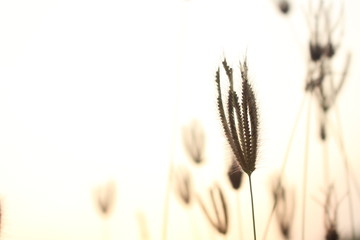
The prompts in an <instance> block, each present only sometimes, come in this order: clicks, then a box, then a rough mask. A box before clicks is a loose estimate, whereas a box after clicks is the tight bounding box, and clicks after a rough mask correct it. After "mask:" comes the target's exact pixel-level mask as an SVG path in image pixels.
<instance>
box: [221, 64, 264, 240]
mask: <svg viewBox="0 0 360 240" xmlns="http://www.w3.org/2000/svg"><path fill="white" fill-rule="evenodd" d="M222 65H223V67H224V70H225V73H226V75H227V77H228V79H229V90H228V98H227V110H226V111H227V114H226V113H225V112H226V111H225V109H224V105H223V99H222V96H221V86H220V85H221V84H220V69H218V70H217V72H216V84H217V92H218V98H217V105H218V110H219V115H220V120H221V124H222V127H223V129H224V133H225V137H226V139H227V141H228V143H229V145H230V148H231V150H232V152H233V154H234V156H235V159H236V161H237V163H238V164H239V165H240V167H241V169H242V170H243V171H244V172H245V173H246V174H247V175H248V177H249V184H250V195H251V207H252V216H253V230H254V239H255V240H256V228H255V213H254V201H253V192H252V183H251V174H252V173H253V171H254V170H255V163H256V158H257V150H258V126H259V122H258V114H257V106H256V100H255V94H254V91H253V90H252V88H251V86H250V84H249V80H248V67H247V63H246V58H245V60H244V62H243V63H240V71H241V79H242V84H241V85H242V93H241V104H240V102H239V96H238V94H237V93H236V91H235V90H234V83H233V69H232V68H230V67H229V65H228V64H227V62H226V59H224V61H223V62H222Z"/></svg>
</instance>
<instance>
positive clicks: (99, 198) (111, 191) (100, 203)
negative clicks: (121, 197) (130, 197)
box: [95, 182, 116, 217]
mask: <svg viewBox="0 0 360 240" xmlns="http://www.w3.org/2000/svg"><path fill="white" fill-rule="evenodd" d="M115 189H116V185H115V183H114V182H107V183H106V184H104V185H102V186H99V187H98V188H96V189H95V201H96V206H97V208H98V210H99V211H100V213H101V215H102V216H103V217H108V216H109V215H110V212H111V211H112V209H113V208H114V203H115Z"/></svg>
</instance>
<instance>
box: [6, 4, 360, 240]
mask: <svg viewBox="0 0 360 240" xmlns="http://www.w3.org/2000/svg"><path fill="white" fill-rule="evenodd" d="M291 4H292V5H291V6H292V8H291V11H290V13H289V14H288V15H283V14H281V13H280V11H279V10H278V8H277V6H276V2H274V1H272V0H257V1H247V0H213V1H212V0H211V1H208V0H207V1H204V0H173V1H165V0H153V1H148V0H146V1H145V0H136V1H110V0H103V1H98V0H91V1H83V0H71V1H69V0H62V1H57V0H51V1H44V0H43V1H42V0H33V1H24V0H11V1H10V0H4V1H1V2H0V199H1V209H2V211H1V212H2V214H1V218H2V219H1V238H2V239H8V240H23V239H27V240H63V239H67V240H71V239H88V240H92V239H103V234H104V228H105V229H107V230H105V231H108V234H109V235H110V238H109V239H141V233H140V230H139V216H143V218H144V219H145V221H146V226H147V229H148V232H149V235H150V239H161V231H162V221H163V218H162V216H163V211H164V207H163V206H164V199H165V192H166V188H167V184H168V180H169V177H168V173H169V168H170V167H169V166H170V164H183V165H186V166H187V167H189V168H190V169H191V172H192V173H193V180H194V185H195V188H196V191H197V192H198V194H201V195H202V194H204V195H205V194H207V189H208V187H209V186H211V185H212V184H213V183H214V182H219V183H220V184H221V185H222V186H224V189H225V191H226V192H227V197H228V199H229V203H231V202H234V201H236V200H235V198H233V197H234V194H235V193H233V192H231V189H230V186H228V183H227V181H228V180H227V179H226V178H225V176H226V175H225V174H226V171H227V164H228V163H229V160H230V159H231V157H230V152H229V150H228V149H227V148H226V144H225V139H224V137H223V133H222V129H221V125H220V121H219V118H218V115H217V109H216V91H215V90H216V89H215V71H216V70H217V68H218V67H219V66H220V64H221V61H222V60H223V58H224V57H226V58H227V59H228V63H229V64H230V65H231V66H233V67H234V71H235V72H237V69H239V61H240V60H243V59H244V57H245V56H247V59H248V65H249V72H250V79H251V82H252V84H253V86H254V90H255V93H256V95H257V101H258V103H259V115H260V121H261V123H260V152H259V160H258V163H257V170H256V171H255V172H254V174H253V181H254V195H255V206H256V209H255V211H256V217H257V230H258V235H259V238H260V237H261V236H262V232H263V231H264V228H265V224H266V220H267V217H268V215H269V213H270V209H271V204H272V202H271V192H270V190H269V189H270V187H271V176H273V174H274V172H276V170H278V169H279V168H280V165H281V163H282V160H283V158H284V154H285V149H286V146H287V143H288V140H289V137H290V132H291V129H292V127H293V125H294V122H295V118H296V115H297V113H298V111H299V109H300V105H301V102H302V99H303V96H304V86H305V84H304V79H305V76H306V71H307V63H308V52H307V51H308V50H307V49H308V45H307V44H308V39H309V29H308V25H307V22H306V21H307V20H306V17H307V10H308V1H295V0H293V1H291ZM340 6H341V4H340V3H339V2H336V3H335V4H334V9H340ZM344 6H345V7H344V16H343V21H342V27H343V28H344V34H343V36H342V37H341V35H342V34H339V36H340V37H339V39H340V40H339V41H340V42H341V48H340V49H339V53H338V54H339V59H340V60H339V63H338V64H337V65H336V66H334V68H335V71H340V72H341V71H342V68H343V67H342V66H343V62H344V59H345V57H346V54H347V53H348V52H351V56H352V58H351V65H350V70H349V72H348V77H347V80H346V83H345V85H344V88H343V89H342V92H341V95H340V96H339V98H338V104H337V106H338V109H339V112H340V116H341V126H342V129H343V136H344V142H345V146H346V151H347V155H348V158H349V160H350V162H351V169H352V171H354V172H355V174H356V173H357V172H358V170H359V169H360V162H359V158H360V150H359V146H358V143H359V141H360V128H359V127H358V125H359V122H360V110H359V108H358V104H359V102H360V97H359V93H358V92H359V89H360V84H359V80H360V79H359V78H360V68H358V67H357V66H358V65H359V57H358V56H359V54H360V46H359V44H358V43H359V42H360V32H359V23H360V19H359V17H358V11H359V10H360V3H359V2H358V1H350V0H348V1H344ZM334 12H335V16H337V13H336V11H334ZM235 76H236V78H238V79H239V77H240V76H239V71H238V72H237V73H235ZM314 106H315V105H314ZM314 108H315V107H314ZM313 110H314V109H313ZM311 116H312V117H313V118H312V125H311V129H312V130H311V132H310V138H311V140H310V158H309V187H308V207H309V209H308V216H309V218H308V221H307V233H306V234H307V236H309V239H321V238H322V236H323V235H324V223H323V218H322V214H323V209H322V206H321V205H320V204H319V203H318V200H320V201H323V199H324V194H323V193H324V191H325V190H324V188H323V185H322V181H321V180H320V179H322V172H321V163H320V162H319V161H317V159H320V158H321V154H322V150H321V147H320V142H319V140H318V135H317V134H318V132H317V131H318V130H317V122H316V121H317V116H316V113H315V111H313V113H312V115H311ZM193 119H197V120H198V121H199V122H200V123H201V124H202V126H203V128H204V130H205V135H206V150H205V156H206V157H205V158H206V160H205V163H204V164H203V166H201V167H199V166H194V165H193V164H192V163H191V162H190V161H189V160H188V159H187V158H188V156H187V155H186V153H185V151H184V146H183V141H182V129H183V127H184V126H186V125H187V124H189V123H190V122H191V121H192V120H193ZM305 119H306V111H305V110H304V111H303V114H302V117H301V118H300V121H299V126H298V129H297V132H296V136H295V138H294V143H293V145H292V148H291V152H290V158H289V165H288V168H287V171H286V177H287V180H288V183H289V184H290V185H293V186H295V187H296V193H297V202H296V209H298V210H296V213H295V214H296V220H295V222H294V234H293V239H300V234H299V231H300V224H301V223H300V207H301V187H300V186H301V182H302V180H301V177H302V174H303V173H302V169H303V165H302V161H303V158H304V156H303V155H304V154H303V152H304V148H305V147H304V142H305V140H304V139H305V138H304V136H305V134H304V132H305V124H306V123H305V122H306V121H305ZM334 119H335V118H334ZM333 121H334V125H336V124H337V123H336V121H335V120H333ZM329 149H330V156H331V158H332V165H331V176H332V180H333V181H334V183H335V185H336V189H337V194H338V198H339V199H340V198H341V197H342V196H344V195H346V194H348V193H347V192H346V188H345V187H344V186H345V180H344V175H345V171H344V167H343V164H342V161H341V160H340V158H341V154H340V150H339V149H338V146H337V143H336V140H334V139H333V140H331V142H330V146H329ZM107 181H113V182H115V183H116V198H115V199H116V200H115V205H114V208H113V210H112V212H111V214H110V216H109V217H108V218H107V219H106V220H104V219H103V218H102V216H101V214H100V213H99V210H98V208H97V206H96V203H95V200H94V189H96V187H97V186H99V185H101V184H103V183H104V182H107ZM244 181H247V180H246V179H244ZM356 189H358V188H356V184H355V183H354V182H352V195H353V202H354V206H355V209H354V211H355V212H356V211H359V206H360V199H359V197H360V196H359V194H357V192H356ZM248 191H249V189H248V185H247V184H244V186H242V189H241V191H240V193H239V194H240V195H241V197H240V198H241V206H242V208H241V209H242V210H241V211H242V216H243V224H244V236H246V237H245V239H251V237H252V236H251V234H252V229H251V209H250V197H249V193H248ZM170 194H171V195H170V198H169V206H170V209H169V215H168V239H174V240H175V239H195V237H194V232H196V234H197V235H198V236H200V237H199V239H209V238H210V236H214V237H213V238H210V239H225V238H223V237H221V235H218V234H217V233H214V231H213V230H212V229H211V227H210V225H209V224H208V222H207V221H206V219H205V217H204V215H203V213H202V211H201V209H200V208H199V206H198V205H197V204H196V203H194V204H193V205H192V206H191V208H186V207H184V206H183V205H181V203H180V202H179V200H178V199H177V197H176V196H175V194H174V192H171V193H170ZM230 210H231V208H230ZM189 215H190V217H189ZM314 216H318V217H314ZM348 216H349V210H348V206H347V202H346V201H344V203H342V204H341V205H340V207H339V219H338V229H339V232H341V233H344V234H348V235H349V233H350V223H349V217H348ZM191 219H192V220H191ZM104 222H105V223H104ZM231 224H232V223H230V225H231ZM355 225H356V226H359V225H360V219H359V217H358V216H356V215H355ZM235 228H236V226H233V225H231V226H230V234H233V236H236V230H234V229H235ZM194 229H195V230H194ZM357 229H358V232H360V229H359V228H357ZM233 232H234V233H233ZM196 234H195V235H196ZM269 236H270V237H269V239H271V236H278V230H277V228H276V224H275V223H273V224H272V226H271V231H270V235H269ZM229 239H230V237H229Z"/></svg>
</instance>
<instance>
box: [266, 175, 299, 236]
mask: <svg viewBox="0 0 360 240" xmlns="http://www.w3.org/2000/svg"><path fill="white" fill-rule="evenodd" d="M274 183H275V184H274V185H273V188H272V190H271V191H272V195H273V200H274V202H276V206H277V207H276V210H275V213H276V218H277V221H278V224H279V228H280V232H281V235H282V236H283V237H284V239H287V240H288V239H290V235H291V225H292V222H293V219H294V213H295V212H294V211H295V196H294V192H293V191H289V190H287V189H286V188H285V187H284V186H283V185H282V184H281V185H277V183H278V181H276V182H274Z"/></svg>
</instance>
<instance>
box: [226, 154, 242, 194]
mask: <svg viewBox="0 0 360 240" xmlns="http://www.w3.org/2000/svg"><path fill="white" fill-rule="evenodd" d="M227 175H228V179H229V181H230V183H231V186H232V188H233V189H234V190H238V189H240V187H241V183H242V177H243V172H242V171H241V169H240V167H239V164H238V163H237V162H236V160H235V159H232V161H231V164H230V167H229V169H228V172H227Z"/></svg>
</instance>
